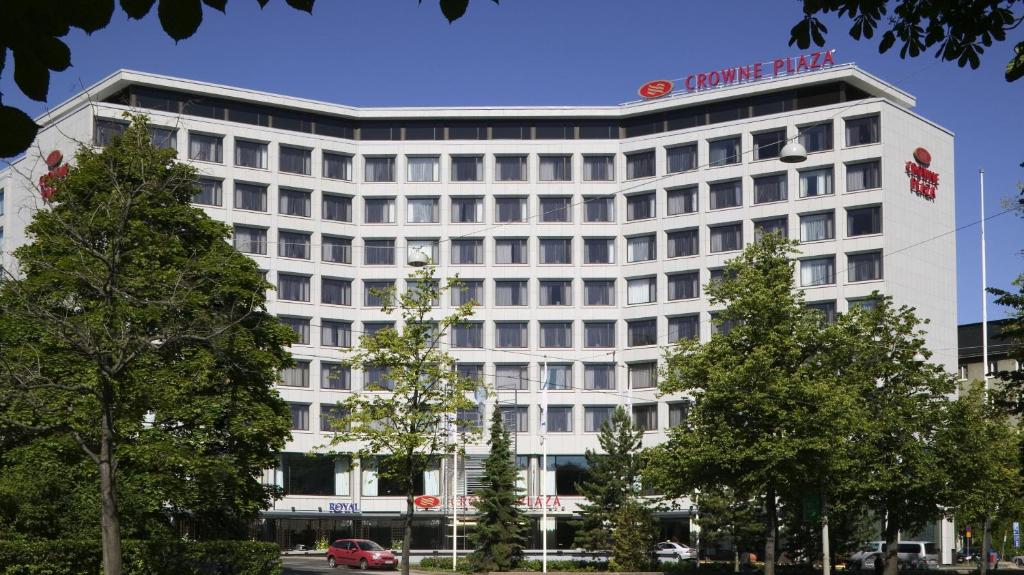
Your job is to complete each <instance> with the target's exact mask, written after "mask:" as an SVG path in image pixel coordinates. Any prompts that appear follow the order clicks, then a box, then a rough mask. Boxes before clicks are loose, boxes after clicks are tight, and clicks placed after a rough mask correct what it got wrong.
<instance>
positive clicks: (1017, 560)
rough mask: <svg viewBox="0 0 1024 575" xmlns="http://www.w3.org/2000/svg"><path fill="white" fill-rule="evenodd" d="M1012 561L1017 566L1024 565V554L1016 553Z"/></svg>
mask: <svg viewBox="0 0 1024 575" xmlns="http://www.w3.org/2000/svg"><path fill="white" fill-rule="evenodd" d="M1010 561H1013V564H1014V565H1016V566H1017V567H1024V555H1014V556H1013V557H1012V558H1011V559H1010Z"/></svg>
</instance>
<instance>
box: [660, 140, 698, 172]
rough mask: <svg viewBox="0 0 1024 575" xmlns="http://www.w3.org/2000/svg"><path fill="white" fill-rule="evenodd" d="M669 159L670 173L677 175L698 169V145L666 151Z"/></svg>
mask: <svg viewBox="0 0 1024 575" xmlns="http://www.w3.org/2000/svg"><path fill="white" fill-rule="evenodd" d="M665 152H666V155H667V158H668V173H670V174H676V173H679V172H688V171H690V170H696V169H697V144H687V145H685V146H676V147H674V148H668V149H667V150H665Z"/></svg>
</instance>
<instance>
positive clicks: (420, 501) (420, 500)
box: [412, 495, 441, 509]
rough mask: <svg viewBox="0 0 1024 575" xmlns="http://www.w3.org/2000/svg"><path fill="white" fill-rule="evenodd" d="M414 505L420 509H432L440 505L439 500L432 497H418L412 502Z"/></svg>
mask: <svg viewBox="0 0 1024 575" xmlns="http://www.w3.org/2000/svg"><path fill="white" fill-rule="evenodd" d="M412 501H413V503H415V504H416V507H420V508H422V509H433V508H434V507H437V506H438V505H440V504H441V499H439V498H437V497H434V496H433V495H420V496H417V497H416V498H415V499H413V500H412Z"/></svg>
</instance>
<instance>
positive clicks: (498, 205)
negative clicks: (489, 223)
mask: <svg viewBox="0 0 1024 575" xmlns="http://www.w3.org/2000/svg"><path fill="white" fill-rule="evenodd" d="M494 221H496V222H498V223H511V222H525V221H526V198H494Z"/></svg>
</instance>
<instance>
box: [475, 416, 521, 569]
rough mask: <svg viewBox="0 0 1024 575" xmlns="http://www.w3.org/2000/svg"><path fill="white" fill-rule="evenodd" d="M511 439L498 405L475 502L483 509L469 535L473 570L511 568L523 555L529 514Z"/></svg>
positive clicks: (492, 419)
mask: <svg viewBox="0 0 1024 575" xmlns="http://www.w3.org/2000/svg"><path fill="white" fill-rule="evenodd" d="M510 447H511V440H510V438H509V433H508V429H507V428H506V427H505V423H504V421H502V417H501V412H500V410H498V409H497V407H495V409H494V413H493V415H492V416H491V437H490V448H491V452H490V454H489V455H488V456H487V459H486V460H485V461H484V473H483V477H482V478H481V483H482V485H483V487H482V488H481V490H480V493H479V499H478V500H477V501H476V502H475V503H474V505H475V506H476V508H477V510H478V511H479V512H480V517H479V518H478V519H477V525H476V530H475V531H474V532H473V534H472V536H471V537H470V541H471V543H472V544H473V548H474V549H475V550H474V551H473V553H472V555H470V557H469V564H470V567H471V568H472V569H473V570H474V571H508V570H510V569H512V568H513V567H515V566H516V565H517V564H518V563H519V561H520V559H522V555H523V546H524V545H525V543H526V535H525V533H526V516H525V515H524V514H523V511H522V509H520V508H519V505H518V503H519V488H518V487H517V486H516V468H515V463H514V461H513V460H512V450H511V448H510Z"/></svg>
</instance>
